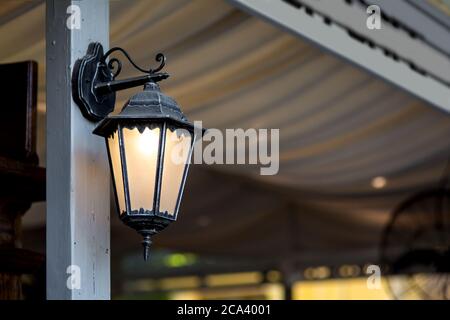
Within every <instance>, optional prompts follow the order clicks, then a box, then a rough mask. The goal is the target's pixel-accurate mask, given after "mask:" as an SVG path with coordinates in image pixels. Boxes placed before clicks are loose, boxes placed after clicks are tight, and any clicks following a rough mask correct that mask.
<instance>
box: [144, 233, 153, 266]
mask: <svg viewBox="0 0 450 320" xmlns="http://www.w3.org/2000/svg"><path fill="white" fill-rule="evenodd" d="M151 244H152V240H151V239H150V235H149V234H146V235H144V239H143V240H142V246H143V247H144V260H145V261H147V260H148V253H149V250H150V245H151Z"/></svg>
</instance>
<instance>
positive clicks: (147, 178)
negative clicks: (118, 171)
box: [123, 127, 161, 211]
mask: <svg viewBox="0 0 450 320" xmlns="http://www.w3.org/2000/svg"><path fill="white" fill-rule="evenodd" d="M160 132H161V129H160V128H159V127H156V128H154V129H149V128H145V130H144V131H143V132H142V133H140V132H139V130H138V129H137V128H134V129H132V130H130V129H127V128H123V138H124V145H125V158H126V161H127V168H128V187H129V190H130V205H131V210H132V211H134V210H138V211H139V210H140V209H143V210H144V211H151V210H153V197H154V193H155V178H156V166H157V159H158V149H159V138H160Z"/></svg>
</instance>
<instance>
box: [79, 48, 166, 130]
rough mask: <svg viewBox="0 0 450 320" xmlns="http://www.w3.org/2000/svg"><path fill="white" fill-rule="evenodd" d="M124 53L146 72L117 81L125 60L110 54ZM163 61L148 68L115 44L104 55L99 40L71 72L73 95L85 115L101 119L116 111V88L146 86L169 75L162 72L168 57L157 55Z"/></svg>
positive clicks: (141, 70) (88, 117) (118, 89)
mask: <svg viewBox="0 0 450 320" xmlns="http://www.w3.org/2000/svg"><path fill="white" fill-rule="evenodd" d="M116 51H119V52H121V53H122V54H123V55H124V56H125V57H126V58H127V60H128V61H129V62H130V64H131V65H132V66H133V67H134V68H135V69H137V70H138V71H140V72H143V73H145V75H142V76H138V77H132V78H128V79H121V80H116V77H117V76H118V75H119V73H120V72H121V70H122V62H121V61H120V60H119V59H118V58H111V59H109V61H107V59H108V57H109V56H110V55H111V54H112V53H114V52H116ZM155 59H156V61H158V62H160V64H159V66H158V67H157V68H155V69H151V68H149V69H148V70H146V69H144V68H141V67H139V66H138V65H137V64H136V63H135V62H134V61H133V60H132V59H131V57H130V55H129V54H128V52H127V51H125V50H124V49H122V48H120V47H114V48H111V49H110V50H108V51H107V52H106V53H105V54H103V47H102V45H101V44H100V43H98V42H93V43H91V44H90V45H89V47H88V50H87V53H86V55H85V56H84V57H82V58H81V59H78V60H77V61H76V62H75V65H74V70H73V73H72V96H73V99H74V101H75V102H76V103H77V104H78V106H79V107H80V109H81V112H82V113H83V115H84V116H85V117H86V118H87V119H89V120H91V121H99V120H102V119H103V118H105V117H106V116H107V115H108V114H109V113H110V112H112V111H113V110H114V104H115V101H116V91H120V90H124V89H129V88H133V87H137V86H140V85H144V84H146V83H148V82H158V81H161V80H164V79H167V78H168V77H169V74H167V73H165V72H159V71H161V70H162V68H164V66H165V64H166V57H165V56H164V55H163V54H162V53H158V54H157V55H156V58H155Z"/></svg>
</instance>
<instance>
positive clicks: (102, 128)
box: [93, 82, 193, 136]
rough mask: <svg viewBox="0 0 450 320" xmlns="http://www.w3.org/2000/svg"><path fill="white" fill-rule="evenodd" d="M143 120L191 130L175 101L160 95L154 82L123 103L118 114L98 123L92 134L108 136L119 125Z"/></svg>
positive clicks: (190, 125) (147, 84)
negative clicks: (168, 123)
mask: <svg viewBox="0 0 450 320" xmlns="http://www.w3.org/2000/svg"><path fill="white" fill-rule="evenodd" d="M145 120H161V121H164V120H166V121H168V122H172V123H174V124H176V125H179V126H180V127H184V128H189V129H192V128H193V124H192V123H190V122H189V120H188V119H187V117H186V116H185V115H184V114H183V112H181V110H180V107H179V106H178V104H177V103H176V101H175V100H174V99H172V98H171V97H169V96H167V95H165V94H164V93H162V92H161V90H160V88H159V85H158V84H157V83H156V82H148V83H146V84H145V86H144V90H143V91H140V92H138V93H136V94H134V95H133V96H132V97H131V98H130V99H129V100H128V101H127V102H126V103H125V105H124V106H123V108H122V111H121V112H120V113H118V114H110V115H108V116H107V117H105V118H104V119H103V120H102V121H100V122H99V124H98V125H97V127H96V128H95V129H94V131H93V133H94V134H97V135H100V136H108V135H109V134H111V133H112V132H113V131H114V130H115V129H116V128H117V125H118V124H120V123H130V122H131V123H133V122H140V123H142V121H145Z"/></svg>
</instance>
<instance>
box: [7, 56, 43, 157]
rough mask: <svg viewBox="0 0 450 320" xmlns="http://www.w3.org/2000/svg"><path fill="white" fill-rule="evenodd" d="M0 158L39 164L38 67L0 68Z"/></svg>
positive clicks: (31, 64) (20, 64)
mask: <svg viewBox="0 0 450 320" xmlns="http://www.w3.org/2000/svg"><path fill="white" fill-rule="evenodd" d="M0 96H1V97H2V99H1V102H0V112H1V117H0V156H4V157H7V158H11V159H15V160H21V161H27V162H31V163H37V156H36V99H37V63H36V62H34V61H26V62H18V63H11V64H2V65H0Z"/></svg>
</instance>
